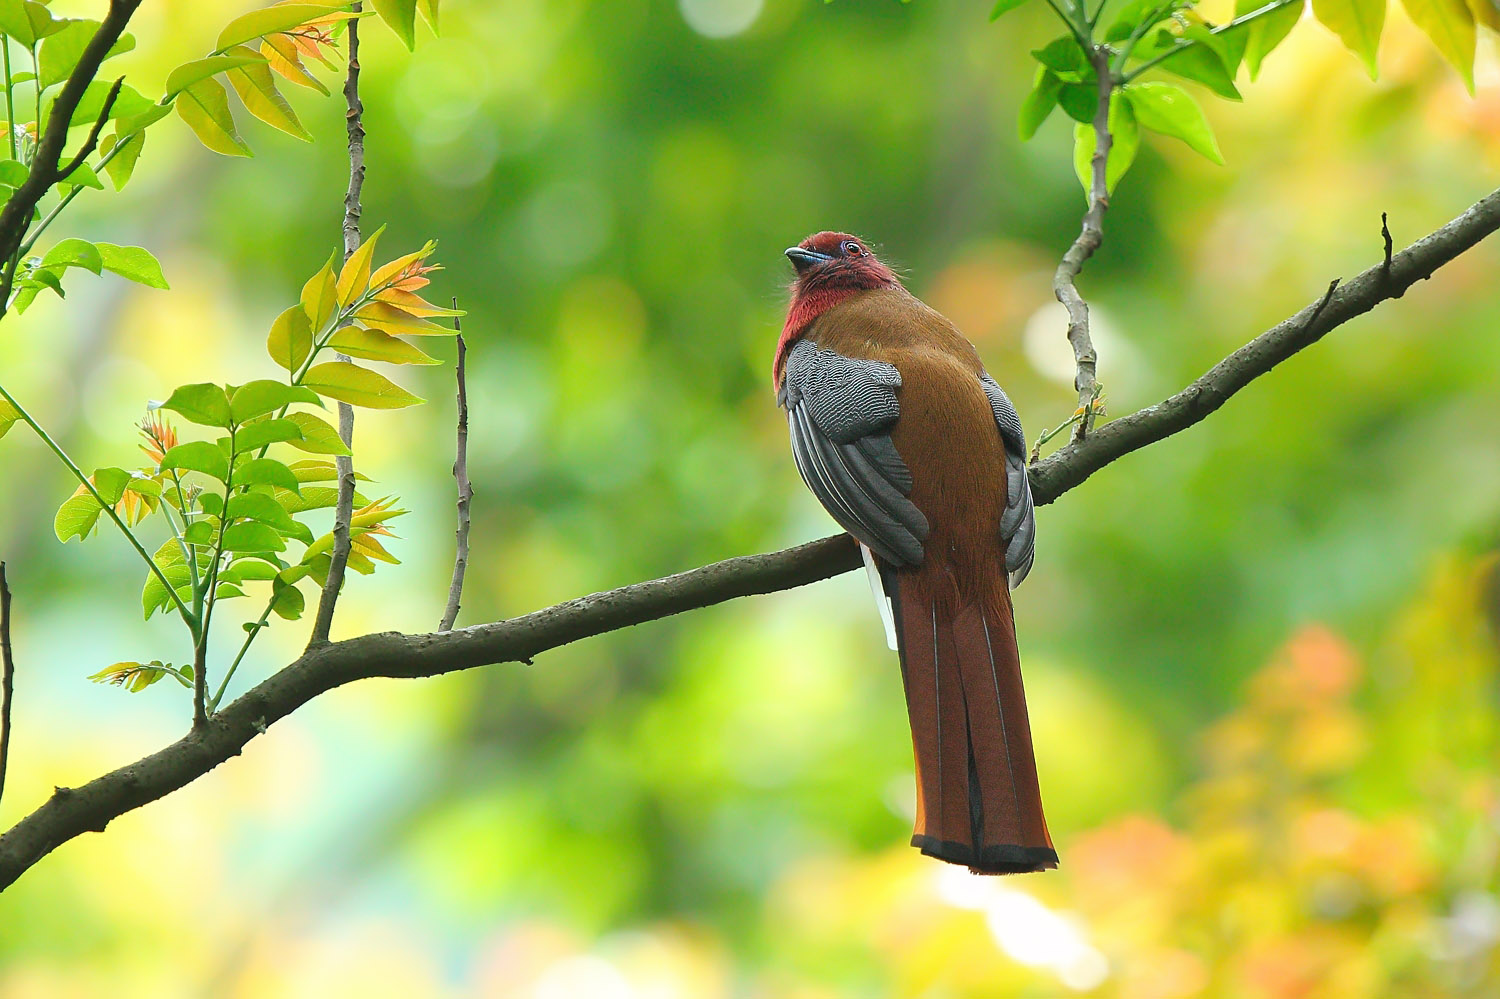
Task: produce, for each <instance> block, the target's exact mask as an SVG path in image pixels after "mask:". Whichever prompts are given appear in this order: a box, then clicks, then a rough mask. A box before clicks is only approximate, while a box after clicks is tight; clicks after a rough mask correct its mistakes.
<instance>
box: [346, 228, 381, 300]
mask: <svg viewBox="0 0 1500 999" xmlns="http://www.w3.org/2000/svg"><path fill="white" fill-rule="evenodd" d="M383 232H385V226H381V227H380V228H379V229H376V230H375V231H374V232H373V233H372V234H371V235H370V238H369V239H367V240H365V241H364V242H363V243H362V244H360V247H359V249H357V250H355V251H354V252H353V253H352V254H350V255H349V259H348V260H346V261H344V268H343V270H341V271H339V280H338V286H337V287H338V300H339V304H340V305H343V306H349V305H352V304H353V303H354V301H355V299H357V298H359V296H361V295H363V294H364V293H365V289H367V288H368V287H369V286H370V258H371V257H373V256H374V255H375V243H376V242H377V241H378V240H379V239H380V234H381V233H383Z"/></svg>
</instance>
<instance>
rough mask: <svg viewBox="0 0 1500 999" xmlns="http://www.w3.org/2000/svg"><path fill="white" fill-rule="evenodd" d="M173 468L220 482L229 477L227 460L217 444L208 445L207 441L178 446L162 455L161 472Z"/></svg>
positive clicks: (190, 442)
mask: <svg viewBox="0 0 1500 999" xmlns="http://www.w3.org/2000/svg"><path fill="white" fill-rule="evenodd" d="M173 468H177V469H183V470H186V471H190V472H202V473H203V474H204V475H209V476H212V477H213V478H215V479H218V480H219V481H220V482H223V481H224V480H225V479H226V478H228V477H229V459H228V458H227V457H226V456H225V455H224V452H223V451H222V450H220V449H219V446H218V445H217V444H210V443H209V442H208V441H189V442H188V443H186V444H179V445H177V446H176V447H174V448H172V449H171V450H170V451H168V452H167V453H166V454H164V455H162V459H161V469H162V471H164V472H165V471H167V470H169V469H173Z"/></svg>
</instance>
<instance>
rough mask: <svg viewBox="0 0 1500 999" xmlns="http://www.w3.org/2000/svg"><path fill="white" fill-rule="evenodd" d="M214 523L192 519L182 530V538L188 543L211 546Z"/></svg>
mask: <svg viewBox="0 0 1500 999" xmlns="http://www.w3.org/2000/svg"><path fill="white" fill-rule="evenodd" d="M214 530H215V528H214V525H213V524H210V523H209V522H208V521H206V520H199V521H194V522H193V523H191V524H189V525H188V526H187V530H185V531H183V532H182V540H183V541H186V542H187V543H188V544H190V545H201V546H203V547H211V546H212V545H213V543H214Z"/></svg>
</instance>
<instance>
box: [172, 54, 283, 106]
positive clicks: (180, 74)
mask: <svg viewBox="0 0 1500 999" xmlns="http://www.w3.org/2000/svg"><path fill="white" fill-rule="evenodd" d="M265 61H266V57H265V56H263V55H261V54H260V53H258V52H252V53H250V54H249V55H244V54H241V55H232V56H230V55H217V56H209V57H208V58H207V59H194V60H193V61H192V62H185V63H183V64H182V65H181V66H178V67H177V68H176V69H174V70H172V72H170V73H168V74H167V96H166V98H164V99H165V100H170V99H171V98H172V97H174V96H176V95H177V94H180V93H182V92H183V91H185V90H187V89H188V88H189V87H192V86H193V85H194V84H196V83H202V82H203V81H204V80H207V79H208V78H209V77H212V76H215V75H217V74H219V73H222V72H224V71H225V70H230V69H234V68H236V67H237V66H243V65H245V64H246V63H251V62H265ZM219 89H220V90H221V91H222V90H223V89H224V88H223V87H220V88H219Z"/></svg>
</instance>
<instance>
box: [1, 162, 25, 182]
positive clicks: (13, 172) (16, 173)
mask: <svg viewBox="0 0 1500 999" xmlns="http://www.w3.org/2000/svg"><path fill="white" fill-rule="evenodd" d="M30 175H31V171H30V170H28V169H26V164H24V163H22V162H20V161H18V160H0V184H3V185H5V186H6V187H20V186H21V185H22V184H24V183H26V178H27V177H28V176H30Z"/></svg>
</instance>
